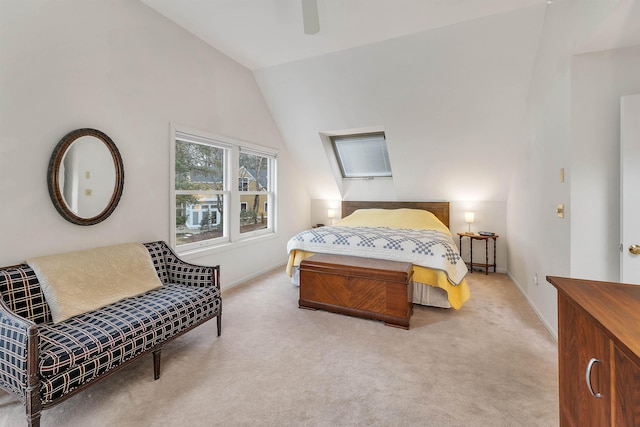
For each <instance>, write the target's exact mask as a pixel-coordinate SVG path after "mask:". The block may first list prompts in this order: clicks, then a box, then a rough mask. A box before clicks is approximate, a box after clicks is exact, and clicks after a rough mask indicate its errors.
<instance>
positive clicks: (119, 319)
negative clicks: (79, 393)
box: [39, 284, 220, 403]
mask: <svg viewBox="0 0 640 427" xmlns="http://www.w3.org/2000/svg"><path fill="white" fill-rule="evenodd" d="M219 307H220V292H219V290H218V288H216V287H213V286H209V287H207V288H197V287H194V286H185V285H178V284H169V285H166V286H163V287H161V288H159V289H155V290H153V291H149V292H147V293H145V294H142V295H138V296H135V297H132V298H127V299H125V300H122V301H120V302H117V303H115V304H111V305H109V306H106V307H103V308H101V309H99V310H96V311H93V312H90V313H85V314H82V315H80V316H75V317H73V318H71V319H69V320H67V321H65V322H62V323H59V324H55V325H45V326H43V327H41V328H40V338H41V344H40V365H39V371H40V374H41V375H42V377H43V386H44V396H43V403H46V402H49V401H51V400H54V399H56V398H58V397H60V396H62V395H64V394H66V393H68V392H69V391H71V390H73V389H74V388H76V387H78V386H79V385H82V384H84V383H85V382H87V381H89V380H91V379H93V378H95V377H97V376H98V375H100V374H101V373H103V372H106V371H108V370H109V369H110V368H112V367H114V366H117V365H120V364H122V362H125V361H126V360H128V359H130V358H132V357H134V356H136V355H138V354H139V353H140V352H141V351H144V350H147V349H149V348H151V347H154V346H156V345H158V344H160V343H161V342H163V341H165V340H166V339H167V338H170V337H172V336H173V335H175V334H177V333H179V332H181V331H183V330H185V329H187V328H189V327H190V326H193V325H194V324H197V323H198V322H200V321H202V320H203V319H205V318H207V317H211V316H212V315H215V314H216V313H217V311H218V309H219Z"/></svg>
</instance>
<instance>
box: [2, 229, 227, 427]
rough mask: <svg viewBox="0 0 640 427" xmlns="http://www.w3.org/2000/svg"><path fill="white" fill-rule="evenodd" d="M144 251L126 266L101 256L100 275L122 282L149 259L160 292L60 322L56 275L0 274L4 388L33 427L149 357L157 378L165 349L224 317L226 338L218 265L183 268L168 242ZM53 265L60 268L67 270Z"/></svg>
mask: <svg viewBox="0 0 640 427" xmlns="http://www.w3.org/2000/svg"><path fill="white" fill-rule="evenodd" d="M138 246H139V249H137V250H138V255H135V256H131V255H126V256H125V258H126V259H125V258H120V260H118V257H112V256H111V255H107V256H105V255H104V254H103V253H99V255H100V257H101V261H100V262H101V267H104V268H103V269H102V271H103V273H100V274H102V275H108V276H110V277H111V276H112V277H116V278H117V277H118V274H119V273H122V271H120V270H121V267H122V264H127V263H129V260H132V258H143V259H142V260H141V259H138V260H137V261H141V262H142V263H143V265H145V267H144V268H148V269H150V271H151V274H152V275H153V274H155V275H156V276H157V282H158V283H157V286H156V285H154V286H153V289H151V290H148V291H145V292H142V293H140V294H137V295H133V296H129V297H126V298H124V299H119V300H118V301H116V302H113V303H108V304H107V305H104V306H101V307H98V308H95V309H90V310H89V311H86V312H84V313H81V314H74V313H73V312H71V313H67V316H69V315H71V317H68V318H64V316H62V318H60V313H59V310H58V307H57V306H58V305H59V303H60V301H58V300H59V299H61V296H60V295H53V297H52V295H51V289H50V288H49V286H50V285H51V284H50V283H48V282H49V281H50V280H51V277H52V276H53V275H49V276H46V275H45V276H44V277H45V278H44V279H43V273H42V271H41V270H42V269H43V268H42V264H38V263H37V262H36V263H35V264H33V263H31V262H30V260H27V263H25V264H22V265H17V266H11V267H3V268H0V292H1V294H2V298H1V299H0V387H2V388H3V389H5V390H7V391H8V392H10V393H12V394H14V395H15V396H17V397H18V398H19V399H21V400H22V402H23V404H24V405H25V408H26V415H27V423H28V425H30V426H38V425H39V424H40V416H41V410H42V409H46V408H49V407H51V406H53V405H55V404H57V403H60V402H61V401H63V400H65V399H67V398H68V397H70V396H72V395H74V394H75V393H77V392H79V391H81V390H83V389H85V388H86V387H88V386H90V385H91V384H94V383H96V382H97V381H98V380H100V379H102V378H104V377H105V376H107V375H108V374H111V373H113V372H115V371H117V370H119V369H120V368H122V367H124V366H126V365H127V364H129V363H131V362H133V361H135V360H136V359H139V358H140V357H142V356H144V355H146V354H148V353H150V352H151V353H153V363H154V377H155V379H158V378H159V376H160V350H161V348H162V346H163V345H164V344H165V343H166V342H168V341H169V340H172V339H173V338H176V337H177V336H179V335H181V334H183V333H184V332H187V331H189V330H190V329H192V328H194V327H196V326H198V325H200V324H202V323H203V322H206V321H207V320H210V319H212V318H214V317H216V318H217V333H218V336H220V333H221V316H222V300H221V294H220V282H219V280H220V268H219V266H214V267H204V266H197V265H193V264H189V263H187V262H184V261H182V260H180V259H179V258H178V256H177V255H176V254H175V253H174V252H173V251H172V250H171V249H170V248H169V246H168V245H167V244H166V243H165V242H152V243H145V244H144V245H142V244H138ZM109 248H110V247H109ZM134 249H136V248H134ZM145 249H146V251H145ZM108 250H109V249H108V248H107V251H108ZM140 251H141V252H143V254H142V256H140ZM85 252H86V251H78V252H77V253H74V254H76V255H75V256H76V257H78V256H82V255H84V253H85ZM147 252H148V253H147ZM63 255H64V254H63ZM70 259H71V260H73V259H75V258H73V257H71V258H69V257H66V258H63V260H65V261H64V262H68V261H69V260H70ZM123 259H125V261H124V262H123V261H122V260H123ZM54 261H55V262H54V265H55V266H59V265H64V262H62V263H59V262H58V260H57V259H55V260H54ZM131 262H133V260H132V261H131ZM114 263H118V264H119V265H114ZM145 263H146V264H145ZM134 265H135V267H134V268H136V269H137V268H138V266H137V264H134ZM65 268H66V267H65ZM154 269H155V273H154ZM105 271H106V273H104V272H105ZM123 271H124V274H130V273H127V272H126V269H124V270H123ZM65 274H66V272H65ZM133 276H135V274H134V275H133ZM69 277H71V278H72V280H73V278H74V277H76V276H74V275H73V274H70V275H69V274H67V279H68V278H69ZM127 277H130V276H127ZM136 280H137V279H131V281H132V282H133V281H136ZM92 281H93V280H92ZM119 281H122V280H119ZM98 282H99V280H98ZM43 283H45V284H46V286H45V285H43ZM134 287H135V286H134ZM126 288H127V289H129V288H130V287H129V284H127V286H126ZM84 299H86V298H84ZM52 301H53V302H54V304H50V302H52ZM53 306H56V309H54V308H53Z"/></svg>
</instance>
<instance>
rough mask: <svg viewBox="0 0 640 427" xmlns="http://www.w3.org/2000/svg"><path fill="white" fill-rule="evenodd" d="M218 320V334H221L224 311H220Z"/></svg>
mask: <svg viewBox="0 0 640 427" xmlns="http://www.w3.org/2000/svg"><path fill="white" fill-rule="evenodd" d="M216 322H217V323H218V336H220V334H221V333H222V313H218V317H216Z"/></svg>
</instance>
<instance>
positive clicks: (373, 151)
mask: <svg viewBox="0 0 640 427" xmlns="http://www.w3.org/2000/svg"><path fill="white" fill-rule="evenodd" d="M331 145H332V146H333V151H334V153H335V155H336V159H337V160H338V165H339V166H340V171H341V172H342V177H343V178H377V177H390V176H391V163H390V162H389V154H388V152H387V142H386V140H385V135H384V132H376V133H368V134H359V135H340V136H332V137H331Z"/></svg>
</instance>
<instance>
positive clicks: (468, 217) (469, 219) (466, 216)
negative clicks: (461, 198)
mask: <svg viewBox="0 0 640 427" xmlns="http://www.w3.org/2000/svg"><path fill="white" fill-rule="evenodd" d="M475 219H476V218H475V214H474V213H473V212H465V213H464V222H466V223H468V224H471V223H472V222H473V221H474V220H475Z"/></svg>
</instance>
